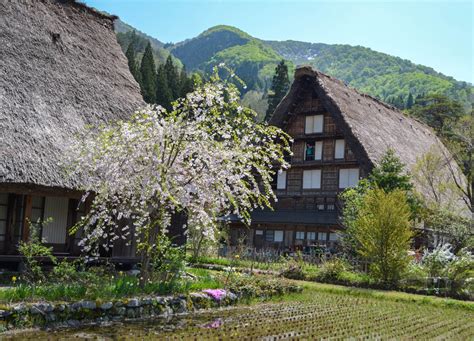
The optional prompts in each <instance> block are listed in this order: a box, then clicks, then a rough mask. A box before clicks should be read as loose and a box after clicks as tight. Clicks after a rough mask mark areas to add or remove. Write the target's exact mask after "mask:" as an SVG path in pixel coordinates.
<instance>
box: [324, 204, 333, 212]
mask: <svg viewBox="0 0 474 341" xmlns="http://www.w3.org/2000/svg"><path fill="white" fill-rule="evenodd" d="M326 209H327V210H328V211H334V209H335V207H334V204H328V205H327V206H326Z"/></svg>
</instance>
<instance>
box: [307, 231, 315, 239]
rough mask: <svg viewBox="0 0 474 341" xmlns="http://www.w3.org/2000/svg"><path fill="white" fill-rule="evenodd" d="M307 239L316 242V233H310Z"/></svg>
mask: <svg viewBox="0 0 474 341" xmlns="http://www.w3.org/2000/svg"><path fill="white" fill-rule="evenodd" d="M307 238H308V240H316V232H308V234H307Z"/></svg>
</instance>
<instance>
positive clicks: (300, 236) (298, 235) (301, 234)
mask: <svg viewBox="0 0 474 341" xmlns="http://www.w3.org/2000/svg"><path fill="white" fill-rule="evenodd" d="M296 239H297V240H304V231H296Z"/></svg>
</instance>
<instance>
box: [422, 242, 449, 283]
mask: <svg viewBox="0 0 474 341" xmlns="http://www.w3.org/2000/svg"><path fill="white" fill-rule="evenodd" d="M451 249H452V248H451V245H450V244H443V245H438V246H437V247H436V248H434V249H433V250H432V251H425V253H424V254H423V258H422V264H423V266H424V267H425V268H426V270H427V271H428V275H429V276H431V277H442V276H444V270H445V268H446V266H447V265H448V264H449V262H451V261H452V260H453V259H454V258H455V256H454V254H453V253H452V251H451Z"/></svg>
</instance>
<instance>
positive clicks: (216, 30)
mask: <svg viewBox="0 0 474 341" xmlns="http://www.w3.org/2000/svg"><path fill="white" fill-rule="evenodd" d="M170 50H171V52H172V53H173V55H175V56H176V57H177V58H179V59H180V60H181V61H182V62H183V64H184V65H186V67H187V68H189V70H201V71H203V72H205V73H207V72H210V71H211V70H212V67H213V66H215V65H218V64H219V63H225V64H226V65H227V66H228V67H230V68H232V69H233V70H234V71H235V73H236V74H237V75H238V76H239V77H240V78H241V79H242V80H243V81H244V82H245V83H246V85H247V90H260V91H265V89H266V88H267V87H268V86H269V82H270V81H271V78H272V76H273V73H274V69H275V67H276V65H277V64H278V62H279V61H280V60H281V59H282V57H281V56H280V55H279V54H278V53H276V52H275V51H274V50H273V49H272V48H271V47H269V46H268V45H266V44H265V43H263V42H262V41H260V40H258V39H256V38H253V37H252V36H250V35H248V34H247V33H245V32H243V31H241V30H239V29H237V28H235V27H231V26H224V25H222V26H215V27H212V28H210V29H208V30H207V31H204V32H203V33H201V34H200V35H199V36H197V37H196V38H193V39H190V40H187V41H184V42H182V43H179V44H176V45H174V46H173V47H171V48H170ZM244 92H245V91H244Z"/></svg>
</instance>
